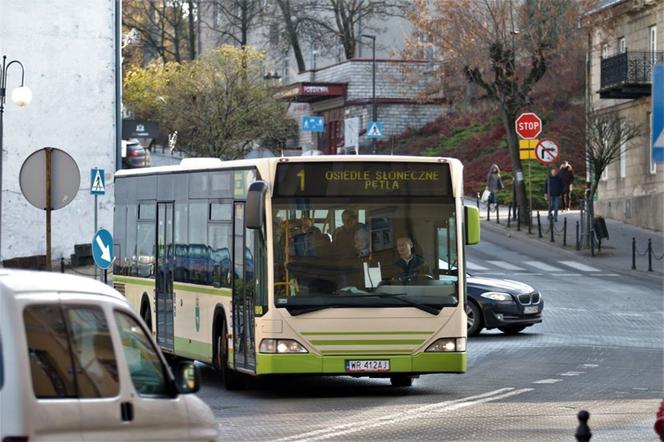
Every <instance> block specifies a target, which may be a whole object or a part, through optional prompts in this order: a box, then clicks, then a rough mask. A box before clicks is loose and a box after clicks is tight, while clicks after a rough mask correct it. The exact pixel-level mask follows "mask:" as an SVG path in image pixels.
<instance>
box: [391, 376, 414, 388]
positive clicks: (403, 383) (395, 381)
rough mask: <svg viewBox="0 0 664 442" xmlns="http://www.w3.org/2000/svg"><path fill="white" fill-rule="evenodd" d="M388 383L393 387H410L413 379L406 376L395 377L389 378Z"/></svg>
mask: <svg viewBox="0 0 664 442" xmlns="http://www.w3.org/2000/svg"><path fill="white" fill-rule="evenodd" d="M390 383H391V384H392V386H393V387H410V386H411V385H413V378H412V377H411V376H408V375H405V374H403V375H397V376H391V377H390Z"/></svg>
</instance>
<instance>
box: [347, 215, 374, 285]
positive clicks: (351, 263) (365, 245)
mask: <svg viewBox="0 0 664 442" xmlns="http://www.w3.org/2000/svg"><path fill="white" fill-rule="evenodd" d="M369 244H370V243H369V230H368V229H367V228H366V227H365V226H362V225H360V226H359V227H358V229H357V230H356V231H355V235H353V248H352V250H353V256H350V257H345V258H343V259H342V260H341V264H340V267H339V270H340V271H341V272H340V275H339V287H356V288H358V289H363V288H364V263H365V262H369V261H370V255H371V249H370V247H369Z"/></svg>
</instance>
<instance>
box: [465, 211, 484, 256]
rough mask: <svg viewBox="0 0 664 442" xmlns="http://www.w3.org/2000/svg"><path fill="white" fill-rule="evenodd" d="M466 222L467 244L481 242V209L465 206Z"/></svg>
mask: <svg viewBox="0 0 664 442" xmlns="http://www.w3.org/2000/svg"><path fill="white" fill-rule="evenodd" d="M463 214H464V223H465V224H466V245H469V246H471V245H473V244H479V242H480V211H479V210H478V209H477V207H472V206H464V208H463Z"/></svg>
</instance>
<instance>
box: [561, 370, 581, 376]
mask: <svg viewBox="0 0 664 442" xmlns="http://www.w3.org/2000/svg"><path fill="white" fill-rule="evenodd" d="M584 373H585V371H566V372H565V373H559V374H558V376H578V375H580V374H584Z"/></svg>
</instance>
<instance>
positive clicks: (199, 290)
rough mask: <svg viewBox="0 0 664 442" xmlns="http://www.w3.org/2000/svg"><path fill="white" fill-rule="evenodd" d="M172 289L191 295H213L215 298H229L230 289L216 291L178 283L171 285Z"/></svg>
mask: <svg viewBox="0 0 664 442" xmlns="http://www.w3.org/2000/svg"><path fill="white" fill-rule="evenodd" d="M173 288H174V289H177V290H182V291H185V292H191V293H203V294H205V295H215V296H226V297H228V298H230V297H231V289H229V288H222V289H218V288H215V287H206V286H201V285H190V284H180V283H177V282H176V283H173Z"/></svg>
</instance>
